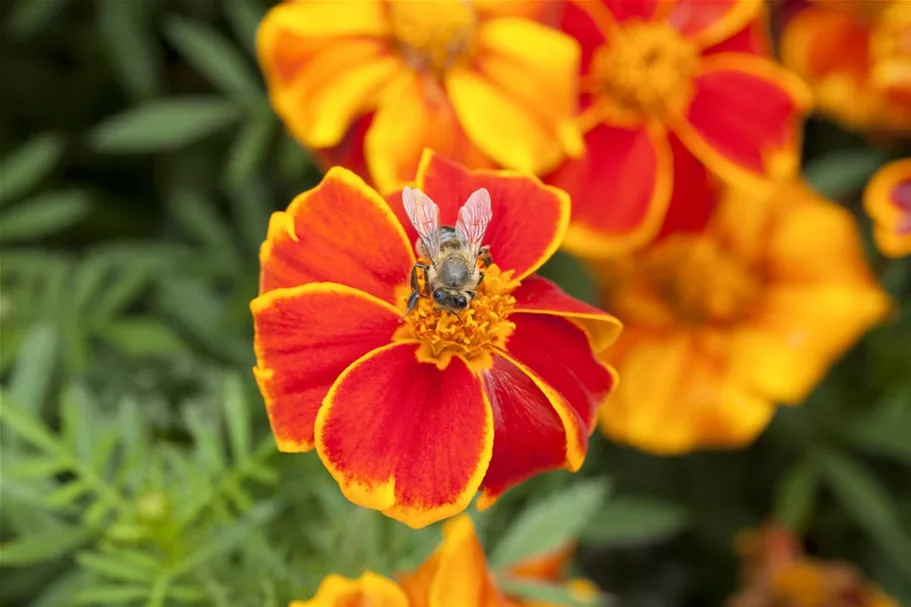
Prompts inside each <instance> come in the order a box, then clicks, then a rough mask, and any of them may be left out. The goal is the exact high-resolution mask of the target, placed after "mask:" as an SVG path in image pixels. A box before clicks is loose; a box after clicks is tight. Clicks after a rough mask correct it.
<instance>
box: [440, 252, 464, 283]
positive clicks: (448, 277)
mask: <svg viewBox="0 0 911 607" xmlns="http://www.w3.org/2000/svg"><path fill="white" fill-rule="evenodd" d="M469 275H470V272H469V270H468V264H467V263H465V260H464V259H462V258H461V257H450V258H448V259H446V260H445V261H444V262H443V263H442V264H440V270H439V276H438V278H439V281H440V283H442V284H443V285H444V286H446V287H451V288H458V287H463V286H465V285H466V283H468V281H469Z"/></svg>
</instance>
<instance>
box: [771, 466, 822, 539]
mask: <svg viewBox="0 0 911 607" xmlns="http://www.w3.org/2000/svg"><path fill="white" fill-rule="evenodd" d="M818 483H819V473H818V472H817V470H816V467H815V466H814V465H813V463H812V461H810V460H805V461H802V462H800V463H799V464H797V465H796V466H794V467H793V468H791V469H790V470H789V471H788V472H787V474H785V475H784V476H783V477H782V479H781V481H779V483H778V488H777V490H776V494H775V509H774V513H775V514H774V517H775V520H776V521H778V522H779V523H781V524H782V525H784V526H786V527H787V528H788V529H791V530H792V531H793V532H795V533H797V534H800V533H802V532H803V531H804V530H805V529H806V526H807V525H808V524H809V521H810V517H811V515H812V511H813V504H814V502H815V498H816V488H817V485H818Z"/></svg>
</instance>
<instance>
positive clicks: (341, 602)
mask: <svg viewBox="0 0 911 607" xmlns="http://www.w3.org/2000/svg"><path fill="white" fill-rule="evenodd" d="M289 607H409V606H408V598H407V597H406V596H405V593H404V592H403V591H402V589H401V588H399V586H398V585H397V584H396V583H395V582H393V581H392V580H390V579H388V578H385V577H383V576H381V575H378V574H376V573H372V572H370V571H368V572H366V573H364V574H363V575H361V577H359V578H357V579H356V580H349V579H347V578H344V577H342V576H340V575H336V574H332V575H329V576H326V578H325V579H323V581H322V583H320V585H319V588H318V589H317V591H316V595H315V596H314V597H313V598H312V599H310V600H309V601H291V604H290V605H289Z"/></svg>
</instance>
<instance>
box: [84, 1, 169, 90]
mask: <svg viewBox="0 0 911 607" xmlns="http://www.w3.org/2000/svg"><path fill="white" fill-rule="evenodd" d="M96 6H97V9H98V21H99V31H100V33H101V38H102V40H104V41H105V43H106V44H105V46H106V47H107V51H108V53H107V54H108V58H109V60H110V61H111V64H112V65H113V67H114V71H115V72H116V73H117V77H118V78H119V80H120V82H121V83H122V84H123V86H124V88H126V89H127V91H129V92H130V94H131V95H132V96H133V97H134V98H135V99H148V98H150V97H154V96H155V95H156V94H158V93H159V91H160V90H161V80H162V78H161V75H162V74H161V73H162V68H161V48H160V46H159V44H158V41H157V39H156V38H155V35H154V33H155V32H154V28H153V27H151V26H152V19H151V15H149V13H148V10H149V3H148V2H124V1H123V0H97V1H96Z"/></svg>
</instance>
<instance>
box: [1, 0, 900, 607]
mask: <svg viewBox="0 0 911 607" xmlns="http://www.w3.org/2000/svg"><path fill="white" fill-rule="evenodd" d="M265 9H266V2H265V1H264V0H94V1H91V0H18V1H14V2H8V3H4V4H3V6H2V8H0V31H2V34H0V82H2V87H3V89H2V96H0V158H2V160H0V263H2V266H0V269H2V282H0V329H2V348H0V373H2V402H0V421H2V426H0V432H2V434H0V439H2V442H0V445H2V446H0V473H2V483H0V498H2V512H0V540H2V544H0V564H2V568H0V602H2V604H5V605H33V606H35V607H39V606H40V607H56V606H60V605H69V604H91V605H120V604H135V605H149V606H156V605H157V606H160V605H183V604H205V605H226V606H244V605H250V606H253V605H257V606H261V605H267V606H271V605H284V604H287V601H288V600H290V599H291V598H307V597H309V596H310V595H311V594H312V592H313V591H314V590H315V588H316V585H317V584H318V582H319V580H320V579H321V578H322V577H323V576H324V575H326V574H327V573H329V572H338V573H342V574H347V575H356V574H358V573H359V572H360V571H361V570H363V569H364V568H371V569H374V570H377V571H380V572H383V573H387V574H391V573H393V572H394V571H396V570H398V569H401V568H404V567H411V566H414V565H415V564H416V563H418V562H419V561H420V560H421V559H423V558H424V557H425V556H426V555H427V554H428V553H429V551H430V550H431V549H432V548H433V546H434V545H435V544H436V543H437V542H438V541H439V529H438V528H437V527H433V528H430V529H425V530H422V531H412V530H410V529H408V528H406V527H404V526H403V525H401V524H398V523H395V522H393V521H389V520H387V519H385V518H383V517H382V516H381V515H379V514H378V513H375V512H371V511H367V510H362V509H357V508H355V507H353V506H351V505H350V504H349V503H348V502H347V501H346V500H345V499H344V498H343V497H342V496H341V494H340V493H339V491H338V489H337V487H336V486H335V483H334V482H332V480H331V478H329V476H328V475H327V474H326V473H325V471H324V470H323V469H322V466H321V465H320V463H319V461H318V459H317V458H316V456H315V455H312V454H311V455H299V456H293V455H279V454H278V453H277V452H276V451H275V448H274V445H273V442H272V438H271V435H270V433H269V430H268V425H267V422H266V416H265V414H264V410H263V407H262V403H261V400H260V398H259V395H258V393H257V391H256V387H255V385H254V383H253V381H252V375H251V372H250V368H251V366H252V365H253V353H252V347H251V333H252V327H251V320H250V314H249V309H248V304H249V301H250V299H251V298H252V297H253V296H254V295H255V292H256V284H257V272H258V261H257V250H258V246H259V243H260V242H261V240H262V238H263V236H264V234H265V228H266V223H267V220H268V216H269V214H270V213H271V212H272V211H274V210H277V209H280V208H283V207H284V206H285V205H286V204H287V203H288V202H289V201H290V200H291V198H292V197H293V196H294V195H295V194H297V193H298V192H300V191H302V190H304V189H307V188H309V187H311V186H312V185H314V184H315V183H316V182H317V180H318V179H319V173H318V171H317V169H315V168H314V166H313V164H312V163H311V161H310V158H309V157H308V155H307V153H306V152H305V151H303V150H301V149H300V148H299V147H298V146H297V145H296V144H295V143H294V142H293V141H292V140H290V139H289V138H288V137H287V136H286V135H285V134H284V133H283V131H282V129H281V127H280V125H279V123H278V122H277V120H276V118H275V117H274V115H273V114H272V112H271V111H270V108H269V106H268V102H267V99H266V97H265V94H264V91H263V86H262V82H261V80H260V78H259V75H258V71H257V69H256V65H255V62H254V60H253V52H254V48H253V40H254V31H255V28H256V24H257V22H258V20H259V18H260V16H261V15H262V14H263V12H264V11H265ZM902 151H903V150H901V149H894V148H893V149H877V148H873V147H871V146H870V145H868V144H867V143H865V142H864V141H862V140H860V139H858V138H857V137H855V136H852V135H849V134H846V133H844V132H842V131H839V130H838V129H836V128H835V127H833V126H832V125H829V124H826V123H824V122H821V121H814V122H812V123H811V124H810V125H809V126H808V130H807V166H806V174H807V177H808V179H810V180H811V182H812V183H814V184H815V185H816V186H817V187H818V188H819V189H820V190H822V191H823V192H824V193H826V194H828V195H830V196H832V197H834V198H835V199H837V200H839V201H841V202H844V203H845V204H847V205H849V206H851V207H852V208H854V209H855V210H856V208H857V197H858V196H857V195H858V192H859V191H860V188H861V187H862V186H863V184H864V182H865V181H866V179H867V178H868V177H869V175H870V174H871V173H872V172H873V171H874V170H875V169H876V168H877V167H878V166H880V165H881V164H882V163H883V162H885V161H886V160H888V159H889V158H891V157H895V156H897V155H899V154H900V153H901V152H902ZM907 151H908V150H904V152H907ZM858 220H859V221H860V222H861V223H862V224H863V226H864V230H865V233H866V234H868V233H869V226H867V225H866V224H867V222H866V220H865V219H863V218H861V217H859V219H858ZM869 251H870V256H871V259H873V263H874V264H875V267H876V269H877V271H878V273H879V274H880V277H881V279H882V281H883V283H884V285H885V286H886V287H887V288H888V289H889V290H890V291H891V292H892V294H893V295H894V296H895V297H896V299H897V300H898V301H899V303H900V306H901V314H900V315H899V316H898V317H897V320H896V321H895V323H893V324H891V325H889V326H886V327H883V328H880V329H878V330H876V331H874V332H873V333H872V334H871V335H869V336H868V337H867V338H866V339H865V340H864V341H863V342H862V343H861V344H860V345H859V346H858V347H857V348H856V349H855V350H854V351H853V352H852V353H850V354H849V355H848V356H847V357H846V358H845V360H844V361H842V362H841V363H840V364H839V365H838V366H837V367H836V368H835V369H834V370H833V372H832V373H831V375H830V376H829V378H828V379H827V380H826V381H825V382H824V383H823V384H822V385H821V386H820V387H819V388H818V390H817V391H816V392H815V393H814V395H813V396H812V397H811V398H810V399H809V401H808V402H807V403H806V404H805V405H804V406H802V407H797V408H792V409H786V410H782V411H780V413H779V414H778V416H777V418H776V420H775V422H774V423H773V425H772V427H771V428H770V429H769V430H768V431H767V432H766V433H765V434H764V435H763V436H762V437H761V438H760V439H759V441H758V442H757V443H756V445H754V446H753V447H751V448H749V449H746V450H744V451H741V452H734V453H710V454H697V455H692V456H687V457H677V458H655V457H650V456H647V455H644V454H641V453H638V452H636V451H634V450H631V449H626V448H618V447H616V446H613V445H610V444H608V443H607V442H605V441H603V440H602V439H600V438H599V437H598V436H596V437H595V438H594V442H593V445H592V450H591V453H590V455H589V458H588V461H587V463H586V465H585V467H584V469H583V470H582V472H580V473H579V474H578V475H575V476H573V475H569V474H567V473H552V474H547V475H543V476H541V477H539V478H537V479H535V480H533V481H531V482H529V483H527V484H525V485H523V486H521V487H519V488H517V489H515V490H513V491H511V492H510V493H508V494H507V496H506V497H504V498H503V499H502V500H501V502H500V503H499V504H498V505H497V506H496V507H494V508H493V509H491V510H490V511H487V512H485V513H481V514H478V513H476V512H475V513H474V516H475V518H476V520H477V522H478V525H479V528H480V530H481V532H482V535H483V537H484V539H485V542H486V543H487V545H488V548H489V552H490V554H491V555H492V559H493V563H494V565H495V566H497V567H502V566H505V565H508V564H509V563H510V562H513V561H514V560H515V558H517V557H519V556H522V555H529V554H535V553H539V552H541V551H543V550H546V549H549V548H552V547H554V546H555V545H557V544H558V543H559V542H561V541H562V540H564V539H566V538H568V537H571V536H574V535H580V536H581V544H582V548H581V551H580V555H579V558H578V559H577V563H576V566H577V568H578V569H579V571H581V572H583V573H585V574H586V575H588V576H589V577H591V578H593V579H594V580H596V581H597V582H598V583H599V584H601V586H602V587H603V588H604V589H605V590H606V591H607V592H608V593H609V594H610V595H611V596H613V597H614V599H616V600H615V604H621V605H634V606H638V605H642V606H646V605H681V606H683V605H693V606H695V605H718V604H721V601H722V600H723V597H725V596H726V595H727V594H729V593H730V592H731V591H732V590H733V589H734V588H735V586H736V583H737V580H736V564H737V563H736V561H735V559H734V556H733V554H732V548H731V542H732V538H733V536H734V534H735V533H736V531H738V530H739V529H742V528H745V527H751V526H755V525H757V524H759V523H760V522H761V521H763V520H765V519H767V518H769V517H774V518H776V519H777V520H779V521H781V522H783V523H786V524H788V525H790V526H791V527H793V528H794V529H795V530H797V531H799V532H800V533H803V534H805V535H806V538H807V542H808V546H809V549H810V550H811V551H812V552H813V553H815V554H819V555H822V556H824V557H826V558H845V559H848V560H850V561H852V562H854V563H856V564H858V565H859V566H860V567H862V568H863V570H864V571H865V572H866V573H867V574H869V575H870V576H872V577H873V578H875V579H876V580H877V581H878V582H879V583H881V584H882V585H883V586H884V587H885V588H886V589H887V590H888V591H889V592H891V593H892V594H893V595H894V596H895V597H897V598H898V600H899V602H900V603H901V604H902V605H911V321H909V320H908V318H909V313H911V297H909V293H911V273H909V264H908V263H907V262H899V261H892V262H889V261H886V260H884V259H882V258H880V257H878V256H877V253H876V252H875V250H874V249H873V248H872V246H870V247H869ZM545 273H546V274H548V275H549V276H550V277H552V278H554V279H556V280H557V281H558V282H560V283H561V284H562V285H563V286H564V287H565V288H566V289H567V290H569V291H570V292H572V293H574V294H576V295H578V296H580V297H583V298H588V299H591V295H592V292H593V291H592V288H591V284H590V281H589V280H588V277H587V276H586V275H585V273H584V271H583V270H582V269H581V267H580V266H579V264H578V263H576V262H574V261H573V260H572V259H570V258H568V257H565V256H558V257H557V258H556V259H555V260H554V261H553V262H551V263H550V264H549V265H548V266H547V268H545ZM516 590H517V591H521V592H524V593H527V594H531V595H538V596H553V597H555V598H558V599H566V597H565V596H561V594H560V592H559V590H557V589H551V588H541V587H523V588H516Z"/></svg>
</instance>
